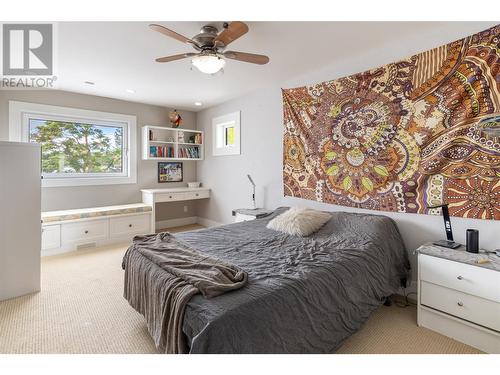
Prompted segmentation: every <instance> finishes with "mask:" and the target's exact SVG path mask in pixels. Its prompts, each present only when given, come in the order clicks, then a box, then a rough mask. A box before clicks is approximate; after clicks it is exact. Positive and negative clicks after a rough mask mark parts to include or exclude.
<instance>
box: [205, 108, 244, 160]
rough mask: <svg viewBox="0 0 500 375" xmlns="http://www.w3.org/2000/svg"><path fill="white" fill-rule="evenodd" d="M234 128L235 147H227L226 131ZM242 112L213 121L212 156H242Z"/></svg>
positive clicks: (216, 118)
mask: <svg viewBox="0 0 500 375" xmlns="http://www.w3.org/2000/svg"><path fill="white" fill-rule="evenodd" d="M228 127H234V145H225V144H224V140H225V131H224V130H225V129H226V128H228ZM240 128H241V111H238V112H233V113H229V114H227V115H224V116H219V117H215V118H213V119H212V140H213V143H212V154H213V155H214V156H223V155H239V154H241V137H240V130H241V129H240Z"/></svg>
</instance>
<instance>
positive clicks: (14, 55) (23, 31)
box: [2, 24, 53, 76]
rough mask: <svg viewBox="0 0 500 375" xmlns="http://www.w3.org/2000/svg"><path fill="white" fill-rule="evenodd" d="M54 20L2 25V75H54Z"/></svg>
mask: <svg viewBox="0 0 500 375" xmlns="http://www.w3.org/2000/svg"><path fill="white" fill-rule="evenodd" d="M52 36H53V33H52V25H51V24H4V25H3V54H2V55H3V61H2V62H3V75H5V76H9V75H11V76H12V75H14V76H21V75H30V76H31V75H41V76H44V75H52V62H53V43H52Z"/></svg>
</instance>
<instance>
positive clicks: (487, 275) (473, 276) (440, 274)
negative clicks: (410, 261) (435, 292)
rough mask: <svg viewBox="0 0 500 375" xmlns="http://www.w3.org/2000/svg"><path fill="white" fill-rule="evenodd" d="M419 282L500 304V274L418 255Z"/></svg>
mask: <svg viewBox="0 0 500 375" xmlns="http://www.w3.org/2000/svg"><path fill="white" fill-rule="evenodd" d="M418 265H419V273H420V280H423V281H427V282H430V283H433V284H437V285H441V286H444V287H446V288H451V289H456V290H459V291H461V292H465V293H468V294H472V295H475V296H478V297H482V298H486V299H489V300H492V301H496V302H500V272H496V271H493V270H488V269H485V268H481V267H476V266H472V265H468V264H463V263H459V262H454V261H451V260H446V259H442V258H437V257H433V256H428V255H423V254H420V255H419V256H418Z"/></svg>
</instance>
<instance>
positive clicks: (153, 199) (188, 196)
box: [141, 187, 210, 233]
mask: <svg viewBox="0 0 500 375" xmlns="http://www.w3.org/2000/svg"><path fill="white" fill-rule="evenodd" d="M141 192H142V201H143V202H144V203H146V204H148V205H150V206H151V207H152V208H153V214H152V215H151V231H152V232H153V233H154V231H155V228H156V203H162V202H179V201H190V200H194V199H207V198H210V189H209V188H205V187H201V188H187V187H182V188H171V189H142V190H141Z"/></svg>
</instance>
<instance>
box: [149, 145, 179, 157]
mask: <svg viewBox="0 0 500 375" xmlns="http://www.w3.org/2000/svg"><path fill="white" fill-rule="evenodd" d="M149 156H150V157H153V158H173V157H175V152H174V148H173V147H172V146H150V147H149Z"/></svg>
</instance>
